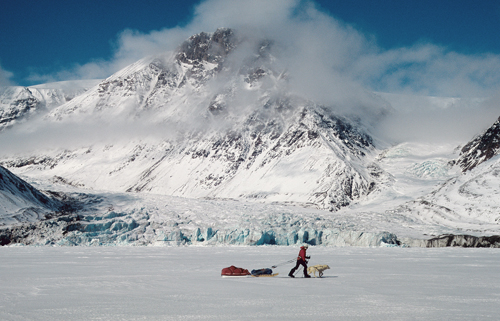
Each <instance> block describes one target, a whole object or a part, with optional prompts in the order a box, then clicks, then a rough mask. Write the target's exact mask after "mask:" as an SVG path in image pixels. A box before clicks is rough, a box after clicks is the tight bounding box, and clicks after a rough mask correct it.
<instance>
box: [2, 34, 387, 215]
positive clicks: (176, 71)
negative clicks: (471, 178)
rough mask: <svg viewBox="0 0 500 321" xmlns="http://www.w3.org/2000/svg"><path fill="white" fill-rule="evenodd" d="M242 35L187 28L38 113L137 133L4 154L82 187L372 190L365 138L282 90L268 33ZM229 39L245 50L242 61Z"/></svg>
mask: <svg viewBox="0 0 500 321" xmlns="http://www.w3.org/2000/svg"><path fill="white" fill-rule="evenodd" d="M242 42H243V40H241V39H239V38H238V37H237V36H236V35H235V34H234V32H233V31H232V30H230V29H219V30H217V31H216V32H214V33H213V34H206V33H201V34H198V35H195V36H193V37H191V38H190V39H188V40H187V41H186V42H185V43H183V44H182V45H181V46H180V48H179V49H178V51H176V52H174V53H168V54H166V55H163V56H156V57H148V58H145V59H143V60H141V61H139V62H137V63H135V64H133V65H131V66H129V67H127V68H125V69H123V70H121V71H120V72H118V73H116V74H115V75H113V76H111V77H110V78H108V79H106V80H105V81H103V82H101V83H100V84H99V85H98V86H97V87H94V88H92V89H90V90H88V91H87V92H86V93H85V94H83V95H80V96H78V97H76V98H75V99H72V100H71V101H69V102H68V103H66V104H63V105H61V106H59V107H57V108H55V109H53V110H52V111H51V112H50V113H49V115H48V116H47V118H48V119H47V122H48V123H51V122H62V123H64V122H66V121H75V120H76V121H78V122H81V123H85V122H91V121H93V120H94V119H95V118H98V119H99V121H101V122H104V126H106V125H107V124H109V126H110V127H111V128H114V126H117V127H120V126H123V127H125V128H126V129H125V128H119V129H117V132H124V131H127V132H133V131H135V130H137V131H139V133H138V136H137V137H132V138H131V139H130V140H128V141H126V142H123V140H122V141H120V137H115V138H116V140H109V139H106V138H102V141H103V143H101V144H99V142H92V144H89V145H87V146H84V147H82V148H81V149H77V148H75V149H73V150H67V151H63V152H60V151H57V153H46V152H42V153H40V154H38V155H36V156H30V157H28V158H19V157H16V158H14V159H10V160H5V161H4V162H3V163H4V164H5V165H6V166H8V167H11V168H16V170H17V172H19V173H25V174H28V173H33V172H39V173H43V175H49V176H54V177H55V176H58V177H63V178H64V180H65V181H67V182H71V184H73V185H77V186H85V187H87V188H91V189H105V190H111V191H116V192H125V191H127V192H150V193H158V194H165V195H173V196H182V197H191V198H200V197H213V198H245V199H260V200H266V201H270V202H272V201H280V202H289V203H297V204H310V205H312V206H315V207H318V208H321V209H327V210H338V209H339V208H341V207H344V206H347V205H349V204H350V203H351V202H353V201H354V200H357V199H359V198H361V197H363V196H365V195H367V194H369V193H371V192H372V191H374V190H375V189H376V177H375V176H374V175H373V173H374V172H375V173H376V172H379V170H378V169H377V166H376V165H375V164H371V160H372V159H373V157H374V155H373V151H374V145H373V141H372V138H371V137H370V135H369V134H368V133H367V132H366V131H365V130H363V128H362V127H361V126H360V124H359V123H356V122H355V121H353V120H352V119H349V118H348V117H345V116H341V115H338V114H336V113H335V111H334V110H333V109H331V108H329V107H327V106H321V105H318V104H316V103H314V102H311V101H307V100H304V99H302V98H300V97H297V96H294V95H293V94H291V93H289V92H287V91H286V90H285V89H286V81H287V80H286V77H287V76H286V74H285V73H284V71H283V70H278V69H277V66H276V64H275V63H274V57H273V56H272V54H271V51H272V50H271V48H270V47H271V46H272V43H271V42H269V41H261V42H255V43H250V44H246V45H245V46H244V45H243V44H242ZM238 46H243V47H245V50H249V51H248V52H246V55H244V56H243V58H241V57H240V56H241V54H240V52H238V51H237V48H238ZM248 47H250V49H248ZM236 53H237V54H236ZM231 54H234V56H231ZM233 57H237V58H239V59H240V61H236V60H237V59H236V58H233ZM89 119H90V120H89ZM109 119H112V121H109ZM148 126H149V127H151V128H150V130H148V129H146V128H145V127H148ZM127 127H128V128H127ZM141 132H145V133H146V134H153V133H154V135H156V136H158V137H161V138H162V139H161V140H158V139H156V140H155V139H150V137H148V138H144V137H141ZM103 135H106V136H107V135H108V133H105V134H103ZM110 135H111V136H113V135H117V133H116V132H115V133H111V134H110ZM174 135H175V136H174ZM118 136H119V134H118ZM103 159H106V160H107V161H106V162H103V161H102V160H103ZM368 164H371V165H370V166H367V165H368ZM377 175H378V174H377Z"/></svg>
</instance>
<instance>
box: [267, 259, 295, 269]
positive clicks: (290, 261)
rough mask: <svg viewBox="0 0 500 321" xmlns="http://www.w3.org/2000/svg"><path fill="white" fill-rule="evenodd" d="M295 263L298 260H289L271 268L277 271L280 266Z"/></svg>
mask: <svg viewBox="0 0 500 321" xmlns="http://www.w3.org/2000/svg"><path fill="white" fill-rule="evenodd" d="M295 261H297V259H291V260H288V261H286V262H281V263H278V264H276V265H273V266H271V267H272V268H273V269H275V268H277V267H278V266H280V265H284V264H288V263H292V262H295Z"/></svg>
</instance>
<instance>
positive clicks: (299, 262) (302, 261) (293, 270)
mask: <svg viewBox="0 0 500 321" xmlns="http://www.w3.org/2000/svg"><path fill="white" fill-rule="evenodd" d="M301 265H302V266H303V267H304V276H306V275H307V263H306V261H304V260H297V264H295V267H294V268H293V269H291V270H290V273H288V275H290V274H292V275H293V274H294V273H295V271H297V269H298V268H299V266H301Z"/></svg>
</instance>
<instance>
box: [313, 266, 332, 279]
mask: <svg viewBox="0 0 500 321" xmlns="http://www.w3.org/2000/svg"><path fill="white" fill-rule="evenodd" d="M329 268H330V267H329V266H328V265H326V264H320V265H313V266H310V267H308V268H307V273H308V274H313V275H314V277H316V272H318V273H319V277H322V276H323V271H324V270H328V269H329Z"/></svg>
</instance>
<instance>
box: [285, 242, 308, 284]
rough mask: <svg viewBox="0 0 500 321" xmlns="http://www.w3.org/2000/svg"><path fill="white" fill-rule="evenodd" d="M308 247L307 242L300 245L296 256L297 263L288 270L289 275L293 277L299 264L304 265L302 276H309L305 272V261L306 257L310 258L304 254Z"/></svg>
mask: <svg viewBox="0 0 500 321" xmlns="http://www.w3.org/2000/svg"><path fill="white" fill-rule="evenodd" d="M308 247H309V246H308V245H307V244H305V245H303V246H301V247H300V251H299V256H298V257H297V264H295V267H294V268H293V269H291V270H290V273H288V276H289V277H291V278H294V277H295V276H294V275H293V274H294V273H295V271H297V269H298V268H299V266H301V265H302V266H303V267H304V277H305V278H310V277H311V276H310V275H309V274H307V261H306V259H307V260H308V259H310V258H311V257H310V256H306V251H307V248H308Z"/></svg>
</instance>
